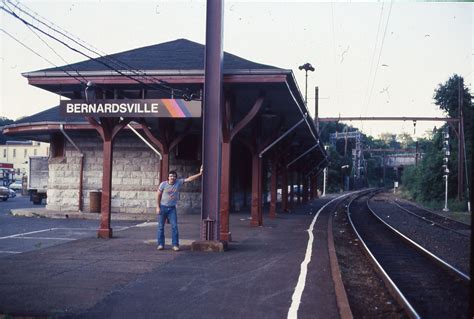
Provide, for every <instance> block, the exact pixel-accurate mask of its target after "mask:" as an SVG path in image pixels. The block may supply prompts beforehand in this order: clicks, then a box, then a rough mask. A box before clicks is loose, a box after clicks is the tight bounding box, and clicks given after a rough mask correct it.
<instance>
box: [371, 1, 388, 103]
mask: <svg viewBox="0 0 474 319" xmlns="http://www.w3.org/2000/svg"><path fill="white" fill-rule="evenodd" d="M392 6H393V0H392V1H390V9H389V11H388V16H387V21H386V23H385V29H384V32H383V37H382V43H381V45H380V51H379V56H378V59H377V64H376V68H375V74H374V78H373V81H372V87H371V89H370V94H369V98H368V100H367V105H366V108H368V107H369V105H370V101H371V99H372V92H373V90H374V86H375V81H376V79H377V71H378V70H379V64H380V58H381V56H382V51H383V45H384V43H385V35H386V34H387V29H388V23H389V21H390V15H391V13H392Z"/></svg>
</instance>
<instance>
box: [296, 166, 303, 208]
mask: <svg viewBox="0 0 474 319" xmlns="http://www.w3.org/2000/svg"><path fill="white" fill-rule="evenodd" d="M302 176H303V175H302V173H301V170H297V171H296V182H297V183H298V184H297V185H298V186H297V188H296V189H297V194H296V202H297V203H298V204H301V199H302V197H303V196H302V195H303V194H302V192H301V183H302V179H303V178H302Z"/></svg>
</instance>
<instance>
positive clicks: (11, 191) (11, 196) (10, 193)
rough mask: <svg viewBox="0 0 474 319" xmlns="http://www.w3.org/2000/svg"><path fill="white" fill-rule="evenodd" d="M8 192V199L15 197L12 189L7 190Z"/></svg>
mask: <svg viewBox="0 0 474 319" xmlns="http://www.w3.org/2000/svg"><path fill="white" fill-rule="evenodd" d="M8 191H9V194H8V197H10V198H13V197H16V192H15V191H14V190H13V189H11V188H9V189H8Z"/></svg>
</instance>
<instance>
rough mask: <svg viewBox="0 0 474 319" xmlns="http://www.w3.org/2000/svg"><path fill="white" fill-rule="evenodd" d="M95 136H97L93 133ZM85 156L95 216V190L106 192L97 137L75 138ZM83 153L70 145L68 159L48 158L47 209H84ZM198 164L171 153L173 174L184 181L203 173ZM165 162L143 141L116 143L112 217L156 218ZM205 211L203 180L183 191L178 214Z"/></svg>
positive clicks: (86, 186)
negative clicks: (148, 215)
mask: <svg viewBox="0 0 474 319" xmlns="http://www.w3.org/2000/svg"><path fill="white" fill-rule="evenodd" d="M91 135H92V134H91ZM73 140H74V143H75V144H76V145H77V146H78V147H79V149H80V150H81V151H82V153H83V154H84V178H83V203H84V206H83V207H84V211H85V212H88V211H90V196H89V193H90V192H91V191H96V190H100V189H101V188H102V163H103V157H102V141H101V139H100V138H99V137H98V136H94V135H92V136H91V137H87V138H73ZM80 161H81V159H80V154H79V152H78V151H77V150H76V149H75V148H74V147H73V146H72V145H71V144H70V143H69V142H67V141H66V145H65V151H64V157H61V158H50V159H49V181H48V198H47V204H46V208H47V209H49V210H57V211H77V210H78V209H79V179H80ZM200 164H201V163H200V162H199V161H183V160H178V159H176V158H175V156H174V153H173V152H171V154H170V169H171V170H176V171H177V172H178V174H179V177H188V176H189V175H193V174H196V173H198V172H199V167H200ZM159 169H160V160H159V157H158V155H157V154H155V153H154V152H153V151H152V150H151V149H150V148H149V147H148V146H146V145H145V144H144V143H143V142H142V141H141V140H140V139H139V138H138V137H136V138H135V137H121V136H120V135H119V136H118V137H117V138H116V141H115V143H114V149H113V168H112V213H115V212H117V213H124V212H126V213H153V212H155V209H156V190H157V189H158V185H159V180H160V179H159ZM200 207H201V180H200V179H198V180H196V181H193V182H191V183H186V184H184V185H183V187H182V189H181V198H180V201H179V203H178V212H179V213H198V212H200Z"/></svg>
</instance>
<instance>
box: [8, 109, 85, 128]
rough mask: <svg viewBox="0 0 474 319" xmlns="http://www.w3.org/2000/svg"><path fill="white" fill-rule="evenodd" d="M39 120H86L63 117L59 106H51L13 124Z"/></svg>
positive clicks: (37, 121)
mask: <svg viewBox="0 0 474 319" xmlns="http://www.w3.org/2000/svg"><path fill="white" fill-rule="evenodd" d="M41 122H63V123H66V122H67V123H72V122H78V123H80V122H86V120H84V119H83V118H80V117H67V118H66V117H64V116H63V115H61V113H60V111H59V106H53V107H52V108H49V109H47V110H44V111H42V112H39V113H36V114H33V115H30V116H25V117H22V118H21V119H19V120H17V121H15V123H13V124H15V125H18V124H30V123H41Z"/></svg>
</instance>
